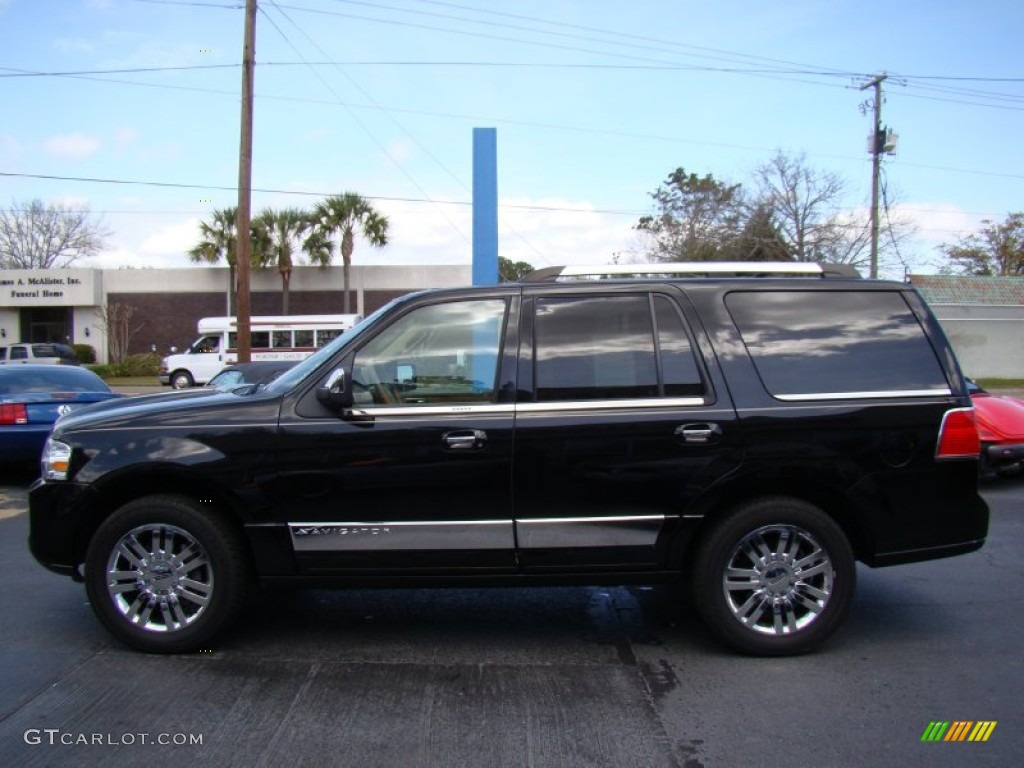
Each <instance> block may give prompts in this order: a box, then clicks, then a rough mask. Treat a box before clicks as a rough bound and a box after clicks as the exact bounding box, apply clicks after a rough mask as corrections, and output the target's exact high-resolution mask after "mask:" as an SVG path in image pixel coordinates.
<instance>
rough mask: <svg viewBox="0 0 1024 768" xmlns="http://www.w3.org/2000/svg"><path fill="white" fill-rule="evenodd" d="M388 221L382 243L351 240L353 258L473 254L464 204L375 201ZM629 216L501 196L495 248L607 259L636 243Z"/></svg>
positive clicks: (450, 259)
mask: <svg viewBox="0 0 1024 768" xmlns="http://www.w3.org/2000/svg"><path fill="white" fill-rule="evenodd" d="M377 207H378V209H379V210H381V212H382V213H384V214H386V215H387V216H388V218H389V221H390V233H389V244H388V246H387V247H386V248H384V249H377V248H370V247H369V246H367V245H365V244H364V243H357V244H356V252H355V255H354V256H353V262H354V263H356V264H466V263H469V262H470V261H471V260H472V252H473V248H472V238H473V221H472V216H473V214H472V209H471V208H470V207H469V206H465V205H461V206H460V205H451V204H434V205H416V206H410V205H408V204H402V203H395V202H388V201H384V202H381V203H379V204H377ZM632 223H633V220H632V218H630V217H627V216H619V215H615V214H608V213H599V212H597V211H595V210H594V206H593V204H591V203H589V202H583V201H571V200H565V199H561V198H542V199H530V198H506V199H503V200H501V201H500V208H499V212H498V230H499V232H498V237H499V241H498V252H499V254H500V255H501V256H504V257H505V258H507V259H511V260H512V261H525V262H527V263H529V264H532V265H533V266H535V267H546V266H554V265H561V264H608V263H610V262H611V261H612V259H613V258H614V257H615V256H616V255H620V256H621V255H625V254H633V253H634V252H635V251H636V250H637V248H638V242H637V238H636V232H634V231H633V230H632V228H631V226H632Z"/></svg>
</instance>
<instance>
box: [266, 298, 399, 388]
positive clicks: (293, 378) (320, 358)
mask: <svg viewBox="0 0 1024 768" xmlns="http://www.w3.org/2000/svg"><path fill="white" fill-rule="evenodd" d="M403 298H404V297H402V298H398V299H392V300H391V301H389V302H388V303H387V304H385V305H384V306H383V307H381V308H380V309H378V310H377V311H376V312H374V313H373V314H370V315H367V316H366V317H364V318H363V319H362V320H360V321H359V322H358V323H357V324H356V325H354V326H352V327H351V328H349V329H348V330H347V331H345V332H344V333H343V334H341V335H340V336H338V337H337V338H336V339H334V340H333V341H331V342H330V343H329V344H328V345H327V346H325V347H321V348H320V349H318V350H317V351H316V352H314V353H313V354H312V355H310V356H309V357H307V358H306V359H305V360H303V361H302V362H301V363H299V364H298V365H296V366H295V367H294V368H291V369H289V370H287V371H285V372H284V373H283V374H281V375H280V376H278V377H277V378H276V379H274V380H273V381H272V382H270V383H269V384H267V385H266V386H265V387H264V388H263V389H262V390H261V391H263V392H273V393H275V394H281V393H283V392H287V391H288V390H289V389H291V388H292V387H294V386H295V385H297V384H300V383H301V382H303V381H305V380H306V379H307V378H308V377H309V376H310V374H312V373H313V371H315V370H316V369H317V368H319V367H320V366H321V365H323V364H324V363H325V362H326V361H327V360H329V359H330V358H332V357H334V355H335V354H336V353H337V352H338V350H339V349H341V347H342V346H343V345H345V344H348V343H349V342H350V341H352V339H354V338H356V337H357V336H359V335H360V334H362V332H363V331H364V330H366V329H367V328H368V327H370V326H371V325H372V324H373V323H374V321H375V320H376V319H377V318H378V317H380V316H381V315H383V314H384V313H385V312H388V311H390V309H391V308H392V307H393V306H395V305H396V304H397V303H399V302H400V301H402V300H403Z"/></svg>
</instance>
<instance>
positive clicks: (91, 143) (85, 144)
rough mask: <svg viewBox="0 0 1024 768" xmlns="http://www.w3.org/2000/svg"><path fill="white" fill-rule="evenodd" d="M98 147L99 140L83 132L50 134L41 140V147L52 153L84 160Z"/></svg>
mask: <svg viewBox="0 0 1024 768" xmlns="http://www.w3.org/2000/svg"><path fill="white" fill-rule="evenodd" d="M99 148H100V140H99V139H98V138H97V137H95V136H86V135H85V134H84V133H78V132H76V133H69V134H65V135H63V136H51V137H50V138H49V139H46V140H45V141H44V142H43V149H44V150H46V151H47V152H49V153H50V154H52V155H63V156H67V157H74V158H76V159H79V160H84V159H85V158H87V157H89V156H90V155H93V154H95V153H96V152H97V151H98V150H99Z"/></svg>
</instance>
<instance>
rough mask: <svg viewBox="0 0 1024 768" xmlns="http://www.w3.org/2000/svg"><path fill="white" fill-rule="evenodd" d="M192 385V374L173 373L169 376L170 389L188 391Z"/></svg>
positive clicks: (183, 372)
mask: <svg viewBox="0 0 1024 768" xmlns="http://www.w3.org/2000/svg"><path fill="white" fill-rule="evenodd" d="M194 384H195V382H194V381H193V380H192V374H190V373H189V372H188V371H175V372H174V373H172V374H171V389H188V388H189V387H191V386H193V385H194Z"/></svg>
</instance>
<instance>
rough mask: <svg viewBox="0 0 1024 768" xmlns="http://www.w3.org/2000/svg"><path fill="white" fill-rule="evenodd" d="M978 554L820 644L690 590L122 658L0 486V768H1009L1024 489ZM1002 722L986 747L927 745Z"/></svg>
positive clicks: (257, 627) (258, 629)
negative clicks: (715, 609)
mask: <svg viewBox="0 0 1024 768" xmlns="http://www.w3.org/2000/svg"><path fill="white" fill-rule="evenodd" d="M984 495H985V497H986V498H987V500H988V502H989V504H990V505H991V507H992V526H991V534H990V539H989V542H988V543H987V545H986V547H985V548H984V549H982V550H981V551H980V552H977V553H973V554H971V555H967V556H963V557H959V558H954V559H950V560H940V561H934V562H931V563H922V564H917V565H911V566H902V567H897V568H891V569H882V570H870V569H867V568H863V567H862V568H861V569H860V572H859V577H860V583H859V585H858V595H857V598H856V602H855V605H854V608H853V612H852V614H851V616H850V620H849V623H848V625H847V626H846V628H845V629H844V630H843V631H842V632H841V633H840V634H839V635H838V636H836V637H835V638H834V639H833V640H832V642H831V643H830V644H829V645H828V646H827V647H826V648H824V649H823V650H822V651H820V652H818V653H815V654H813V655H810V656H805V657H800V658H791V659H751V658H743V657H738V656H734V655H732V654H729V653H727V652H725V651H723V650H721V649H720V648H719V647H718V646H717V645H716V644H715V643H714V641H713V640H712V639H711V638H710V637H709V636H708V635H707V633H706V632H705V631H704V629H703V628H702V627H701V626H700V624H699V623H698V622H697V620H696V618H695V617H694V616H693V615H692V614H691V613H690V611H689V610H688V609H687V608H686V607H685V605H684V603H683V602H682V601H681V600H680V593H679V591H678V590H677V589H675V588H672V587H666V586H657V587H651V588H643V587H633V588H614V589H608V588H597V587H594V588H585V587H580V588H575V587H566V588H557V589H504V588H503V589H453V590H426V589H423V590H406V591H400V590H370V589H365V590H349V591H343V592H327V591H300V592H294V593H277V594H270V595H262V594H261V595H258V596H256V597H254V598H253V599H252V601H251V602H250V605H249V606H248V608H247V610H246V612H245V614H244V616H243V619H242V621H241V623H240V625H239V626H238V627H237V629H236V630H234V631H233V632H231V633H230V634H229V635H228V636H226V637H225V638H223V641H222V642H221V643H220V644H219V645H217V647H214V648H211V649H209V651H208V652H204V653H198V654H194V655H189V656H178V657H159V656H147V655H144V654H140V653H137V652H134V651H131V650H128V649H126V648H125V647H123V646H121V645H119V644H118V643H117V642H115V641H113V640H112V639H111V638H110V637H109V636H108V635H107V634H106V633H105V632H104V631H103V629H102V628H101V627H100V626H99V625H98V623H97V622H96V620H95V619H94V618H93V616H92V613H91V610H90V609H89V607H88V605H87V603H86V599H85V593H84V590H83V589H82V587H81V586H80V585H77V584H74V583H72V582H71V581H70V580H68V579H65V578H62V577H60V576H57V575H54V574H50V573H49V572H47V571H45V570H43V569H42V568H41V567H39V566H38V565H36V564H35V562H34V561H33V560H32V559H31V557H30V555H29V554H28V551H27V549H26V546H25V537H26V532H27V519H26V517H27V516H26V514H25V504H24V498H25V496H24V486H23V485H10V484H8V485H2V486H0V575H2V578H0V585H2V587H0V609H2V612H3V616H4V621H3V622H2V624H0V637H2V640H3V642H2V645H0V765H12V766H13V765H17V766H47V765H76V766H93V765H109V764H113V765H124V766H135V765H147V766H172V765H173V766H179V765H182V764H199V765H210V766H278V765H283V764H287V765H290V766H321V765H323V766H327V765H332V766H389V767H390V766H394V765H402V766H540V767H543V766H615V767H616V768H618V767H619V766H680V767H686V768H696V767H697V766H723V767H728V768H734V767H736V766H763V765H773V764H792V765H798V766H849V765H858V766H889V765H892V766H906V765H929V766H962V765H971V766H1011V765H1018V764H1019V760H1020V755H1021V754H1024V706H1022V705H1021V690H1022V688H1024V685H1022V683H1024V669H1022V666H1024V662H1022V660H1024V653H1022V650H1021V638H1022V636H1024V634H1022V630H1024V621H1022V618H1021V617H1022V615H1024V597H1022V592H1021V589H1020V584H1022V583H1024V479H1021V478H1017V479H1012V480H1005V479H1004V480H999V481H995V480H992V481H987V482H986V483H985V484H984ZM936 721H972V722H977V721H994V722H995V723H996V726H995V728H994V729H993V730H992V731H991V735H990V737H989V739H988V740H987V741H985V742H966V741H965V742H934V743H933V742H922V740H921V738H922V735H923V734H924V732H925V730H926V729H927V728H928V726H929V724H930V723H932V722H936Z"/></svg>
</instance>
